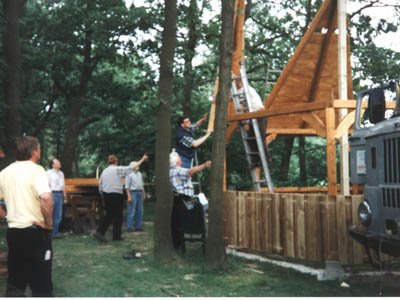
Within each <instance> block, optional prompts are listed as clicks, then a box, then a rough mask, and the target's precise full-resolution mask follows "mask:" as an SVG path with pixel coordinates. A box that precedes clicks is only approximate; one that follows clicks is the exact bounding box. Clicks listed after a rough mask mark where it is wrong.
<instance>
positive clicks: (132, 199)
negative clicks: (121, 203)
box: [125, 162, 144, 232]
mask: <svg viewBox="0 0 400 300" xmlns="http://www.w3.org/2000/svg"><path fill="white" fill-rule="evenodd" d="M133 163H135V164H136V165H135V167H134V169H133V172H132V173H130V174H129V175H128V176H127V177H126V183H125V189H126V195H127V198H128V218H127V227H128V232H131V231H133V219H134V218H135V216H136V218H135V231H142V230H143V201H144V183H143V177H142V173H140V171H139V165H138V164H137V162H133Z"/></svg>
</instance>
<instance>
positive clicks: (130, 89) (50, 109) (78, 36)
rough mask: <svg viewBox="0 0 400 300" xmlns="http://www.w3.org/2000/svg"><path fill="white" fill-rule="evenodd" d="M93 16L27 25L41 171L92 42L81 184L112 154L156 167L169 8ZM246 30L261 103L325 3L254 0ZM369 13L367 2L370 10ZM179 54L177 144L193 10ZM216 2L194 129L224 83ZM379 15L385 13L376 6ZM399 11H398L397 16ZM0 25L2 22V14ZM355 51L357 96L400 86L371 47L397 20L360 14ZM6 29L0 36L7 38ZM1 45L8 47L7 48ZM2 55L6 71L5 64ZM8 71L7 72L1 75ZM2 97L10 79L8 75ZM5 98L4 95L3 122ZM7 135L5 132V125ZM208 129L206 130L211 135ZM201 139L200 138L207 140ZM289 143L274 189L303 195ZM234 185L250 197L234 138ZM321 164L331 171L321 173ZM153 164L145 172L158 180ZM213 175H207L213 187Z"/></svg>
mask: <svg viewBox="0 0 400 300" xmlns="http://www.w3.org/2000/svg"><path fill="white" fill-rule="evenodd" d="M94 3H95V5H94V7H93V8H90V7H89V6H88V2H86V1H78V0H52V1H48V0H46V1H45V0H42V1H32V0H28V1H27V3H26V9H25V14H24V16H23V18H22V20H21V35H22V36H21V39H22V40H21V44H22V55H23V73H22V88H21V97H22V99H23V102H22V103H23V104H22V107H21V111H22V114H23V131H24V133H26V134H36V135H38V136H39V137H40V138H41V141H42V148H43V162H44V163H46V162H47V160H48V159H49V158H50V157H52V156H60V155H61V154H62V149H63V146H64V140H65V134H66V126H67V111H68V107H69V105H70V103H71V101H73V100H72V99H74V98H73V96H74V95H76V94H77V92H78V91H79V88H80V84H81V70H82V67H83V66H82V62H83V57H84V53H83V52H82V51H83V49H84V44H85V37H86V36H87V35H88V34H90V35H91V39H92V53H91V61H90V64H91V68H92V74H91V79H90V81H89V84H88V87H87V92H86V98H85V101H84V105H83V107H82V116H81V120H80V124H79V126H80V135H79V140H78V145H77V150H78V151H77V153H78V155H77V157H76V158H75V161H76V162H75V176H82V177H86V176H90V177H92V176H94V174H95V170H96V168H97V166H100V168H101V167H103V166H104V164H105V158H106V156H107V155H108V154H110V153H115V154H117V155H118V156H119V157H120V162H121V164H126V163H128V162H129V161H131V160H132V159H138V158H139V157H140V156H141V155H142V153H143V152H148V153H149V154H150V157H151V158H154V153H155V149H154V145H155V121H156V120H155V113H154V112H155V111H156V109H157V107H158V104H159V96H158V95H157V93H158V91H157V81H158V77H159V71H158V65H159V61H158V60H159V57H158V56H159V51H160V47H161V32H162V30H163V28H162V25H161V24H163V8H164V3H163V1H161V0H156V1H151V0H147V1H145V6H141V7H136V6H134V5H132V6H131V7H130V8H127V7H126V6H125V3H124V1H120V0H98V1H95V2H94ZM251 3H252V4H251V10H250V15H249V16H248V18H247V20H246V25H245V44H246V50H245V55H246V60H247V67H248V73H249V78H250V82H251V84H252V85H253V86H254V87H255V88H256V90H257V91H258V92H259V93H260V94H261V95H262V96H263V95H265V94H266V93H268V92H270V87H269V89H268V88H267V86H266V85H265V78H266V73H267V70H268V69H279V70H282V69H283V68H284V66H285V65H286V63H287V62H288V60H289V59H290V57H291V54H292V53H293V51H294V50H295V48H296V46H297V44H298V42H299V41H300V39H301V36H302V35H303V32H304V30H305V26H306V24H307V22H309V21H310V20H311V17H312V16H313V15H314V14H315V13H316V11H317V9H318V7H319V6H320V4H321V3H322V1H321V0H318V1H311V7H310V8H309V9H308V7H307V5H308V1H293V0H285V1H278V2H277V1H275V2H270V1H269V2H268V1H267V2H266V1H261V0H253V1H252V2H251ZM363 3H364V4H365V6H366V5H368V4H369V1H365V2H363ZM178 4H179V9H178V14H179V15H178V20H177V22H178V31H177V32H178V33H177V34H178V36H177V38H178V44H177V51H176V56H175V64H174V99H173V109H172V116H171V122H172V137H173V140H172V144H174V142H175V141H174V133H175V128H176V124H175V120H176V118H177V116H179V115H181V114H182V113H183V112H182V101H183V92H182V91H183V86H184V85H185V84H186V83H187V78H184V76H183V71H184V67H183V64H182V61H183V57H184V55H185V53H186V52H185V51H186V48H185V47H186V44H185V43H186V39H187V24H188V18H189V16H188V11H189V7H188V5H189V1H181V2H178ZM212 4H213V3H211V2H209V1H198V2H197V6H198V15H197V17H198V18H199V21H198V22H197V24H196V26H197V32H196V36H197V37H198V41H197V46H196V52H195V58H194V60H193V62H192V64H193V66H194V68H193V73H192V77H193V78H191V80H192V82H193V83H194V87H193V90H192V95H191V97H192V100H191V105H192V106H191V111H192V116H190V117H191V119H192V120H194V121H195V120H198V119H199V118H200V117H201V116H202V115H203V114H204V113H205V112H207V111H209V107H210V102H209V98H210V96H211V94H212V90H213V86H214V81H215V79H216V76H217V65H218V59H219V58H218V51H219V35H220V25H221V21H220V12H213V11H212V9H213V7H214V5H212ZM375 5H377V4H375ZM394 9H397V10H398V9H399V7H398V6H397V7H394ZM0 21H1V23H2V24H3V23H4V18H3V15H2V11H0ZM350 22H351V30H350V33H351V36H352V39H351V47H352V54H353V73H354V83H355V87H354V90H355V91H357V90H358V88H359V85H360V84H362V83H363V80H365V79H369V80H371V81H373V82H379V81H386V80H388V79H396V78H398V74H399V73H400V69H399V68H400V63H399V60H400V56H399V55H400V54H399V53H398V52H395V51H393V50H390V49H387V48H380V47H377V46H376V45H375V44H374V43H373V40H374V39H375V38H376V37H377V36H379V35H380V34H381V33H385V32H396V31H397V28H398V25H399V20H396V19H394V20H393V21H389V20H387V19H381V20H379V21H378V22H375V23H373V22H372V20H371V18H370V17H368V16H367V15H365V14H364V12H363V11H361V13H358V14H355V15H352V16H351V17H350ZM2 30H3V26H1V27H0V33H1V32H2ZM0 45H2V40H0ZM2 51H3V48H2V47H1V48H0V67H1V66H4V64H5V62H4V59H3V55H2ZM0 69H1V70H4V68H0ZM0 78H1V79H2V80H0V88H1V89H3V83H4V80H5V78H4V72H3V71H0ZM3 97H4V95H3V94H0V112H1V111H2V110H3V109H2V105H3V103H4V101H2V100H3ZM0 126H4V125H2V124H1V123H0ZM203 128H204V127H203ZM201 133H202V132H200V133H199V135H201ZM211 142H212V139H210V140H209V141H207V143H206V144H204V146H202V147H201V148H200V150H199V161H203V160H206V159H210V152H211V150H210V149H211ZM282 146H283V140H281V139H279V138H278V139H277V140H275V141H274V142H273V143H272V144H271V153H272V155H273V165H272V170H271V171H272V175H273V178H274V181H275V182H276V183H275V184H276V185H281V186H291V185H299V184H300V183H299V167H298V165H299V162H298V151H299V148H298V142H297V141H296V142H295V143H294V148H293V155H292V158H291V162H290V171H289V174H288V176H287V180H286V176H284V174H281V169H280V165H281V162H282V157H281V155H280V154H281V152H282V151H281V149H282V148H281V147H282ZM227 151H228V152H227V158H228V160H227V168H228V184H230V185H234V186H236V187H238V188H246V187H250V186H251V184H250V176H249V172H248V168H247V163H246V161H245V156H244V152H243V146H242V144H241V141H240V138H238V135H235V136H234V137H233V139H232V142H231V144H230V145H228V146H227ZM305 151H306V157H307V159H306V168H307V175H308V177H307V184H308V185H322V184H324V182H325V181H326V176H325V166H324V163H325V161H326V159H325V154H324V145H323V144H321V142H320V141H316V140H314V139H311V138H310V139H309V138H307V140H306V149H305ZM316 162H323V164H322V165H321V166H319V165H315V164H316ZM153 169H154V160H153V159H151V160H150V161H149V162H148V163H146V165H145V166H144V173H147V175H148V178H149V179H150V180H151V179H152V178H153V171H152V170H153ZM207 176H208V174H207V173H204V174H202V175H201V180H202V182H203V183H204V184H205V185H207V184H206V182H207Z"/></svg>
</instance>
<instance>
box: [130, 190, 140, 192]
mask: <svg viewBox="0 0 400 300" xmlns="http://www.w3.org/2000/svg"><path fill="white" fill-rule="evenodd" d="M131 192H143V190H131Z"/></svg>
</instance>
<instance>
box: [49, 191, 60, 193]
mask: <svg viewBox="0 0 400 300" xmlns="http://www.w3.org/2000/svg"><path fill="white" fill-rule="evenodd" d="M51 192H52V193H62V192H63V191H51Z"/></svg>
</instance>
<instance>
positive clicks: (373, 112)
mask: <svg viewBox="0 0 400 300" xmlns="http://www.w3.org/2000/svg"><path fill="white" fill-rule="evenodd" d="M367 94H368V96H369V98H368V110H367V116H368V119H369V121H370V122H371V123H372V124H377V123H379V122H381V121H383V120H384V119H385V110H386V106H385V104H386V103H385V94H384V92H383V88H380V87H379V88H374V89H371V90H369V91H368V92H367Z"/></svg>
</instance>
